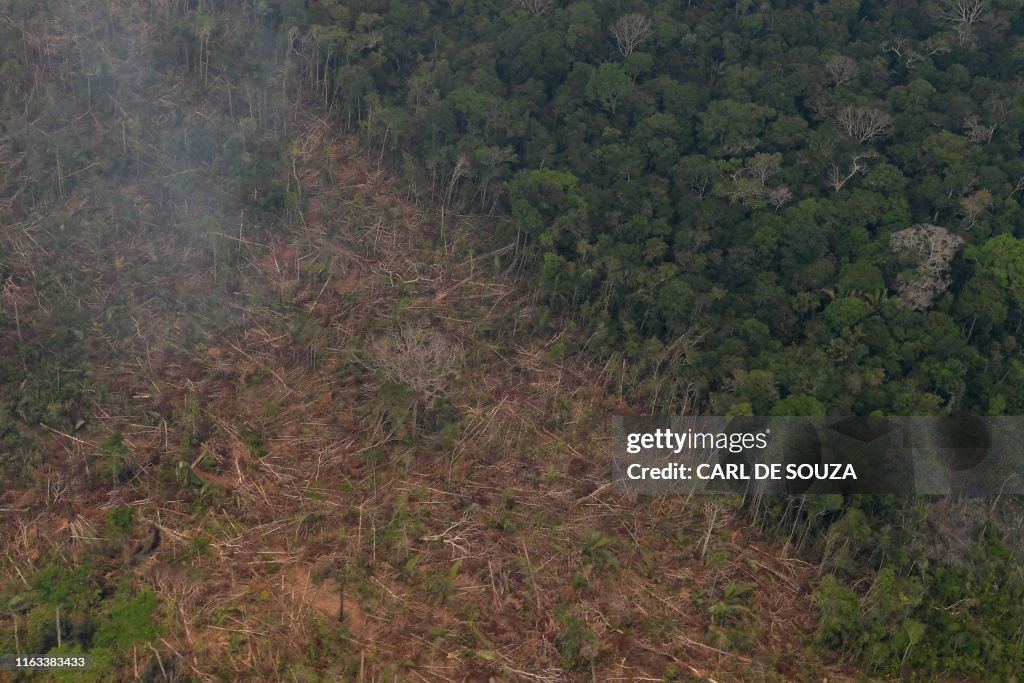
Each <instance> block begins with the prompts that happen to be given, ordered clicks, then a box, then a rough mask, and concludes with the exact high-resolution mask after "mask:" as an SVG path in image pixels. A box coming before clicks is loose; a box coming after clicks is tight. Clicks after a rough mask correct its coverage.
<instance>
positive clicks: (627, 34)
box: [608, 12, 651, 57]
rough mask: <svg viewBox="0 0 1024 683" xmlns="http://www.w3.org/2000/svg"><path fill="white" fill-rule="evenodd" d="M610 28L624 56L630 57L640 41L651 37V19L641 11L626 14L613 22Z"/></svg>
mask: <svg viewBox="0 0 1024 683" xmlns="http://www.w3.org/2000/svg"><path fill="white" fill-rule="evenodd" d="M608 30H609V31H610V32H611V34H612V36H613V37H614V38H615V43H616V44H617V45H618V46H619V52H621V53H622V56H623V57H628V56H630V55H631V54H633V51H634V50H635V49H636V48H637V46H638V45H639V44H640V43H642V42H643V41H645V40H647V38H649V37H650V35H651V20H650V19H648V18H647V16H646V15H643V14H640V13H639V12H634V13H632V14H624V15H622V16H621V17H619V18H618V19H616V20H615V21H614V22H612V25H611V26H609V27H608Z"/></svg>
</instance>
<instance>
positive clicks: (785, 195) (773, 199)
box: [768, 185, 793, 211]
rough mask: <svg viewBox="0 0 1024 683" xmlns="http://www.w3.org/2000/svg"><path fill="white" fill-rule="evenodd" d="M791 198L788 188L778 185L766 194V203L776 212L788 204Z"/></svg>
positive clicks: (791, 194)
mask: <svg viewBox="0 0 1024 683" xmlns="http://www.w3.org/2000/svg"><path fill="white" fill-rule="evenodd" d="M792 198H793V193H792V192H790V191H789V188H788V187H786V186H785V185H779V186H778V187H773V188H772V189H771V191H770V192H769V193H768V203H769V204H771V205H772V206H773V207H775V210H776V211H778V210H779V209H781V208H782V207H783V206H785V205H786V204H788V203H789V200H790V199H792Z"/></svg>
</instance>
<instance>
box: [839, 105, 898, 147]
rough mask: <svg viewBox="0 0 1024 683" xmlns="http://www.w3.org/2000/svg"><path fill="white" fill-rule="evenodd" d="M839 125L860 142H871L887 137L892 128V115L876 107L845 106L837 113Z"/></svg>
mask: <svg viewBox="0 0 1024 683" xmlns="http://www.w3.org/2000/svg"><path fill="white" fill-rule="evenodd" d="M836 121H837V122H838V123H839V127H840V128H842V129H843V132H845V133H846V134H847V135H849V136H850V137H851V138H854V139H855V140H859V141H860V142H871V141H872V140H877V139H878V138H882V137H886V136H887V135H889V133H890V132H891V130H892V117H891V116H890V115H889V114H887V113H885V112H884V111H882V110H881V109H876V108H875V107H867V106H849V107H843V108H842V109H840V110H839V113H838V114H837V115H836Z"/></svg>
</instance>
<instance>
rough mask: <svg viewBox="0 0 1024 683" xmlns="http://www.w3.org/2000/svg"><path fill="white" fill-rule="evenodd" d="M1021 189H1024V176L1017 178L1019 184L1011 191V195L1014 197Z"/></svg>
mask: <svg viewBox="0 0 1024 683" xmlns="http://www.w3.org/2000/svg"><path fill="white" fill-rule="evenodd" d="M1021 191H1024V176H1021V177H1020V178H1017V184H1016V185H1015V186H1014V188H1013V192H1011V193H1010V196H1011V197H1012V196H1013V195H1015V194H1017V193H1018V192H1021Z"/></svg>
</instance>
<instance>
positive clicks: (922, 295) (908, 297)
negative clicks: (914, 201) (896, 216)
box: [889, 223, 964, 311]
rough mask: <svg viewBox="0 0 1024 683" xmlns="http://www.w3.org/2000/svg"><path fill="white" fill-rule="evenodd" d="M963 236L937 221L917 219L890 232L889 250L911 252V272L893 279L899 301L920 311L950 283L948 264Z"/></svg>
mask: <svg viewBox="0 0 1024 683" xmlns="http://www.w3.org/2000/svg"><path fill="white" fill-rule="evenodd" d="M963 243H964V240H963V238H961V237H959V236H957V235H954V234H953V233H951V232H950V231H949V230H947V229H946V228H943V227H939V226H938V225H930V224H927V223H919V224H918V225H914V226H912V227H909V228H906V229H904V230H900V231H899V232H896V233H893V236H892V238H891V239H890V240H889V246H891V247H892V250H893V251H895V252H896V253H897V254H900V255H901V256H910V257H911V258H912V259H913V261H914V264H913V271H914V275H913V276H912V277H907V276H906V275H904V274H903V273H901V274H900V275H899V276H898V277H897V280H896V290H897V292H899V298H900V301H901V302H903V304H904V305H905V306H907V307H908V308H911V309H913V310H915V311H923V310H925V309H927V308H929V307H931V305H932V304H933V303H934V302H935V299H936V298H937V297H938V296H939V294H941V293H942V292H944V291H945V290H946V288H947V287H948V286H949V283H950V277H949V264H950V263H951V262H952V261H953V256H954V255H955V254H956V252H957V251H958V250H959V249H960V247H961V246H963Z"/></svg>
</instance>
